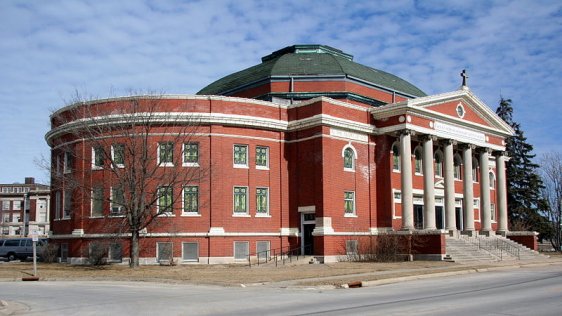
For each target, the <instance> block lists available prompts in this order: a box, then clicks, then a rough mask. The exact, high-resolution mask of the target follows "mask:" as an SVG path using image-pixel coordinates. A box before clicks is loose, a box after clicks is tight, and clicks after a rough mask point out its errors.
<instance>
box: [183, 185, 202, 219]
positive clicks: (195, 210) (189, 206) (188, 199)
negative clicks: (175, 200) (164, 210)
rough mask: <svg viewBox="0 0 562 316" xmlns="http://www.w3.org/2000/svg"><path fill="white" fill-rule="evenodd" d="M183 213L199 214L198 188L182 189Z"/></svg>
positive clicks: (186, 187) (188, 187)
mask: <svg viewBox="0 0 562 316" xmlns="http://www.w3.org/2000/svg"><path fill="white" fill-rule="evenodd" d="M183 212H184V213H188V214H199V187H198V186H196V185H190V186H185V187H183Z"/></svg>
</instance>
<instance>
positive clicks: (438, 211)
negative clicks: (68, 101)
mask: <svg viewBox="0 0 562 316" xmlns="http://www.w3.org/2000/svg"><path fill="white" fill-rule="evenodd" d="M435 226H436V227H437V229H443V228H445V223H444V217H443V206H436V207H435Z"/></svg>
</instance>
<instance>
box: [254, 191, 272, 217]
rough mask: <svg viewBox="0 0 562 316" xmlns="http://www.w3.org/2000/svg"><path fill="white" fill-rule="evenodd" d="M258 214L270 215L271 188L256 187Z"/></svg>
mask: <svg viewBox="0 0 562 316" xmlns="http://www.w3.org/2000/svg"><path fill="white" fill-rule="evenodd" d="M256 214H257V215H269V189H268V188H256Z"/></svg>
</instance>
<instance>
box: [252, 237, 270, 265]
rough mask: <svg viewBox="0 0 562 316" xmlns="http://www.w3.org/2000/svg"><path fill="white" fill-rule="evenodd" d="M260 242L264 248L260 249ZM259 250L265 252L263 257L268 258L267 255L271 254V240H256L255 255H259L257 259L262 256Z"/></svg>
mask: <svg viewBox="0 0 562 316" xmlns="http://www.w3.org/2000/svg"><path fill="white" fill-rule="evenodd" d="M260 244H261V245H262V247H263V245H266V244H267V246H266V247H265V248H266V250H260ZM261 252H265V258H267V259H269V257H270V256H271V242H270V241H269V240H258V241H256V257H257V256H259V258H258V259H260V260H261V259H262V258H264V257H262V256H263V255H264V254H263V253H261Z"/></svg>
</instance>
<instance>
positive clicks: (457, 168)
mask: <svg viewBox="0 0 562 316" xmlns="http://www.w3.org/2000/svg"><path fill="white" fill-rule="evenodd" d="M461 165H462V159H461V156H460V155H459V154H456V155H455V158H454V160H453V166H454V168H453V176H454V178H455V179H457V180H461Z"/></svg>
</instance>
